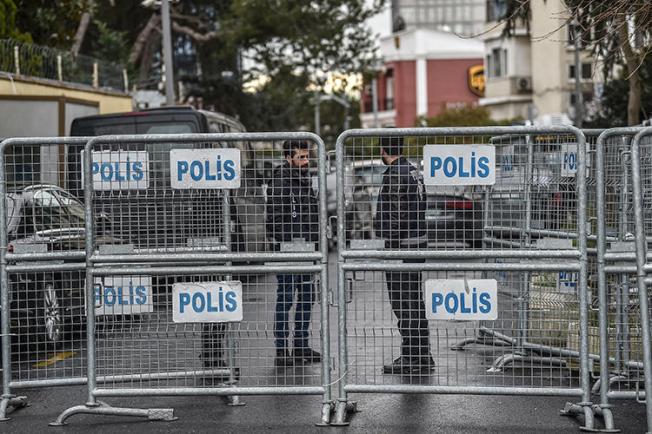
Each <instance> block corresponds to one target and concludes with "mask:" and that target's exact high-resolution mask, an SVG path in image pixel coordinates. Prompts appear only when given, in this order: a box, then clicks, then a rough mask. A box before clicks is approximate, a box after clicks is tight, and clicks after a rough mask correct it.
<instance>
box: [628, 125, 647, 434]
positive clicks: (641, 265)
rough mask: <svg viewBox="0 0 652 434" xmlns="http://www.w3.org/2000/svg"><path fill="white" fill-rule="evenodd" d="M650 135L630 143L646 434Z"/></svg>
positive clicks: (644, 135)
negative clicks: (644, 150) (646, 155)
mask: <svg viewBox="0 0 652 434" xmlns="http://www.w3.org/2000/svg"><path fill="white" fill-rule="evenodd" d="M650 136H652V128H650V127H648V128H645V129H643V130H642V131H639V132H638V133H637V134H636V136H634V140H632V144H631V152H632V158H631V161H632V184H633V193H634V195H633V200H634V227H635V231H636V233H635V243H636V283H637V287H638V297H639V303H640V312H641V329H642V330H641V338H642V340H643V372H644V375H645V381H644V382H645V392H646V398H645V413H646V416H647V432H648V434H649V433H652V399H650V398H649V396H648V394H649V393H650V391H651V390H652V342H650V337H651V333H650V311H649V304H648V301H649V300H648V288H647V286H648V279H646V277H647V275H648V273H650V272H652V263H648V258H647V244H648V240H647V238H646V233H645V226H644V223H645V216H644V214H643V205H644V204H643V187H642V182H643V179H642V178H641V161H640V158H641V140H642V139H643V138H645V137H650ZM637 399H638V397H637Z"/></svg>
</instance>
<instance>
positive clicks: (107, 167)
mask: <svg viewBox="0 0 652 434" xmlns="http://www.w3.org/2000/svg"><path fill="white" fill-rule="evenodd" d="M121 165H122V166H123V167H122V169H123V170H124V172H123V171H122V170H121V167H120V166H121ZM91 171H92V172H93V175H97V174H99V175H100V178H101V180H102V181H103V182H110V181H142V180H143V177H144V174H143V162H142V161H131V160H130V159H129V157H127V161H126V164H124V163H123V162H120V161H113V162H108V161H107V162H102V163H98V162H93V165H92V166H91Z"/></svg>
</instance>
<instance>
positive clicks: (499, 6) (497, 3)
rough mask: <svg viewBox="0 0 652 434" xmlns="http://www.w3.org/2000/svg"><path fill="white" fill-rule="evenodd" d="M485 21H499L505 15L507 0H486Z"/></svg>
mask: <svg viewBox="0 0 652 434" xmlns="http://www.w3.org/2000/svg"><path fill="white" fill-rule="evenodd" d="M486 5H487V6H486V11H487V17H486V18H487V22H488V23H490V22H492V21H500V20H502V19H503V18H505V16H506V15H507V0H487V3H486Z"/></svg>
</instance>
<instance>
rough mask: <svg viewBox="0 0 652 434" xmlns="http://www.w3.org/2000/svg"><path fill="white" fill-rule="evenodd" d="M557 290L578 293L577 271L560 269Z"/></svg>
mask: <svg viewBox="0 0 652 434" xmlns="http://www.w3.org/2000/svg"><path fill="white" fill-rule="evenodd" d="M557 290H558V291H559V292H563V293H567V294H576V293H577V273H576V272H569V271H560V272H559V273H557Z"/></svg>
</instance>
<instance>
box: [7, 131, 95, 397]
mask: <svg viewBox="0 0 652 434" xmlns="http://www.w3.org/2000/svg"><path fill="white" fill-rule="evenodd" d="M82 141H83V139H81V138H79V139H72V138H67V139H51V141H49V140H48V139H9V140H7V141H6V142H5V143H6V145H5V146H4V147H3V154H2V165H3V174H4V178H3V180H2V187H3V192H4V198H3V201H4V215H3V218H4V227H3V230H4V236H5V237H6V238H5V241H6V243H7V244H6V251H5V252H3V253H5V258H6V260H7V262H6V263H7V266H6V268H5V270H4V271H3V272H5V273H7V274H6V278H7V283H8V284H7V288H6V290H7V298H8V305H7V308H8V315H7V316H6V317H5V318H3V320H5V321H7V322H8V329H9V333H10V334H11V339H10V341H11V342H10V345H9V348H8V350H9V351H8V353H9V354H10V357H9V359H10V363H11V369H10V370H7V371H6V372H10V374H7V377H8V380H10V382H11V385H12V387H14V388H21V387H29V386H33V385H56V384H62V383H63V382H67V383H68V384H71V383H72V382H75V383H77V384H81V383H83V382H85V376H86V359H85V350H84V342H83V341H84V326H85V323H86V321H85V311H84V289H83V288H84V279H85V277H84V276H85V273H84V268H85V264H84V239H85V237H84V228H85V218H84V206H83V204H82V202H81V201H79V200H78V199H77V198H75V197H74V196H73V195H71V194H70V193H69V192H68V191H66V190H65V189H63V188H62V187H61V185H63V184H64V181H65V173H64V172H63V171H62V170H61V168H62V167H65V158H66V154H67V152H68V150H69V148H70V147H71V146H73V145H74V144H75V143H81V142H82ZM19 269H20V271H18V270H19ZM3 290H4V289H3Z"/></svg>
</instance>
